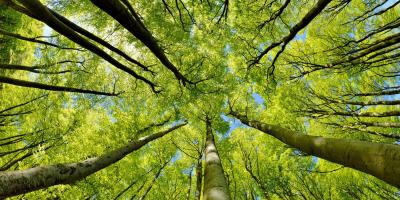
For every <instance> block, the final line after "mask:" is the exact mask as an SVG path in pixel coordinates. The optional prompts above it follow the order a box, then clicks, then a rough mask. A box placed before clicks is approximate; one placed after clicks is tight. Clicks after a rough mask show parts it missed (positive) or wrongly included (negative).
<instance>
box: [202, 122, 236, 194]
mask: <svg viewBox="0 0 400 200" xmlns="http://www.w3.org/2000/svg"><path fill="white" fill-rule="evenodd" d="M206 133H207V138H206V146H205V150H204V154H205V158H206V161H205V167H204V191H203V199H204V200H227V199H230V197H229V190H228V186H227V184H226V179H225V175H224V170H223V169H222V165H221V160H220V158H219V155H218V151H217V148H216V146H215V142H214V135H213V133H212V129H211V122H210V121H209V119H208V118H207V120H206Z"/></svg>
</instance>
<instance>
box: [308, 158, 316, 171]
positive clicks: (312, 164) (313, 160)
mask: <svg viewBox="0 0 400 200" xmlns="http://www.w3.org/2000/svg"><path fill="white" fill-rule="evenodd" d="M317 165H318V157H316V156H311V164H310V167H309V168H308V169H307V170H308V171H309V172H312V171H314V169H315V168H316V167H317Z"/></svg>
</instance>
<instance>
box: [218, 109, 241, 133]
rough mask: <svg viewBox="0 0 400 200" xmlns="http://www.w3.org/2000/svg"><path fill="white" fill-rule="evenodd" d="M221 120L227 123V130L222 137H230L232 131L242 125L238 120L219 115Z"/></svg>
mask: <svg viewBox="0 0 400 200" xmlns="http://www.w3.org/2000/svg"><path fill="white" fill-rule="evenodd" d="M221 118H222V119H223V120H224V121H225V122H228V123H229V130H228V131H227V132H225V133H224V134H223V137H229V136H230V135H231V133H232V131H234V130H235V129H236V128H237V127H242V126H243V124H242V123H241V122H240V121H239V120H237V119H235V118H232V117H228V116H226V115H224V114H221Z"/></svg>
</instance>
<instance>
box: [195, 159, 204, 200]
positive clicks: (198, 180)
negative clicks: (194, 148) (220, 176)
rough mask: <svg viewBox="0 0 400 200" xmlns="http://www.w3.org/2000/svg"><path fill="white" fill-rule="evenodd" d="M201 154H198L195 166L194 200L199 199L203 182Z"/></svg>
mask: <svg viewBox="0 0 400 200" xmlns="http://www.w3.org/2000/svg"><path fill="white" fill-rule="evenodd" d="M202 157H203V155H202V154H201V155H199V159H198V160H197V166H196V192H195V196H196V200H200V196H201V186H202V182H203V161H202V159H201V158H202Z"/></svg>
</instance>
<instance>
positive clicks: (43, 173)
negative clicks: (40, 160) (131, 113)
mask: <svg viewBox="0 0 400 200" xmlns="http://www.w3.org/2000/svg"><path fill="white" fill-rule="evenodd" d="M184 125H186V123H184V124H179V125H176V126H174V127H172V128H170V129H168V130H166V131H162V132H158V133H155V134H152V135H149V136H146V137H143V138H141V139H139V140H137V141H133V142H130V143H129V144H127V145H125V146H123V147H120V148H118V149H116V150H114V151H111V152H108V153H106V154H104V155H102V156H99V157H95V158H90V159H87V160H84V161H81V162H75V163H67V164H55V165H47V166H39V167H34V168H30V169H26V170H18V171H8V172H0V198H5V197H9V196H13V195H18V194H22V193H27V192H31V191H35V190H39V189H42V188H46V187H50V186H53V185H58V184H70V183H73V182H75V181H78V180H81V179H83V178H85V177H87V176H89V175H91V174H93V173H95V172H97V171H99V170H101V169H103V168H105V167H108V166H110V165H111V164H113V163H115V162H117V161H119V160H121V159H122V158H124V157H125V156H126V155H128V154H130V153H132V152H133V151H135V150H137V149H139V148H140V147H142V146H144V145H146V144H147V143H149V142H151V141H153V140H155V139H157V138H160V137H163V136H164V135H166V134H167V133H169V132H171V131H173V130H176V129H178V128H180V127H182V126H184Z"/></svg>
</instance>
